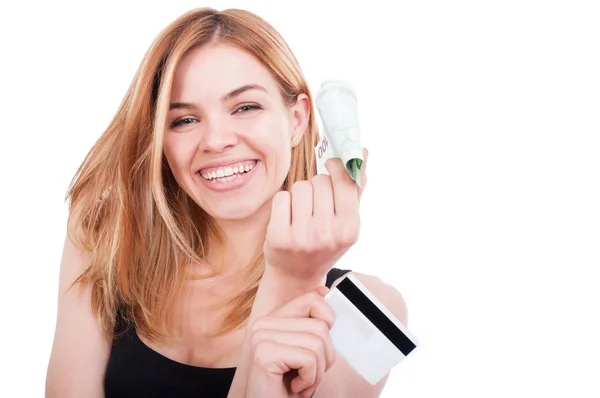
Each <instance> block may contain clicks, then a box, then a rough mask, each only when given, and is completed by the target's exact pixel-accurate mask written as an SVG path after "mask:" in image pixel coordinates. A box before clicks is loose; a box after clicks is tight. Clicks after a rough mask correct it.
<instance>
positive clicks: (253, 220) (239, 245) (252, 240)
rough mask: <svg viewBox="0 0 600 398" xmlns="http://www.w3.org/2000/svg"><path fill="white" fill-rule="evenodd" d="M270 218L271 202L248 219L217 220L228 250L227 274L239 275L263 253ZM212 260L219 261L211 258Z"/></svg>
mask: <svg viewBox="0 0 600 398" xmlns="http://www.w3.org/2000/svg"><path fill="white" fill-rule="evenodd" d="M270 217H271V202H267V203H265V205H263V207H262V208H260V209H259V210H258V211H257V212H256V213H254V214H253V215H252V216H251V217H248V218H246V219H241V220H217V226H218V228H219V229H220V230H221V232H222V233H223V236H224V238H225V244H226V248H227V251H226V253H225V255H226V264H225V268H224V272H225V273H229V272H236V273H237V272H238V271H239V270H241V269H242V268H244V267H246V266H247V265H248V264H249V262H250V261H252V260H253V259H254V258H255V256H256V255H257V254H258V253H260V252H261V251H262V246H263V243H264V241H265V233H266V231H267V225H268V224H269V219H270ZM215 254H218V252H217V253H215ZM211 260H217V259H216V258H211ZM217 261H218V260H217Z"/></svg>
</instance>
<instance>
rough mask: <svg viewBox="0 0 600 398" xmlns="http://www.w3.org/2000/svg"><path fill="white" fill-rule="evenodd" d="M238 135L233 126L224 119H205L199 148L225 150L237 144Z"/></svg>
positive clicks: (218, 151)
mask: <svg viewBox="0 0 600 398" xmlns="http://www.w3.org/2000/svg"><path fill="white" fill-rule="evenodd" d="M237 142H238V136H237V134H236V132H235V130H234V129H233V128H232V126H230V125H228V124H227V123H224V122H223V121H218V120H212V121H208V120H206V121H205V129H204V131H203V132H202V137H201V139H200V144H199V149H200V150H201V151H203V152H217V153H220V152H223V151H224V150H226V149H228V148H231V147H233V146H235V144H237Z"/></svg>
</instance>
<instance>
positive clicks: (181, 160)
mask: <svg viewBox="0 0 600 398" xmlns="http://www.w3.org/2000/svg"><path fill="white" fill-rule="evenodd" d="M194 148H195V146H194V145H193V143H192V142H189V139H188V140H186V139H185V137H184V136H182V135H180V136H177V135H170V136H167V137H165V145H164V152H165V156H166V158H167V162H168V163H169V167H171V170H172V171H173V174H174V175H175V177H177V178H178V177H179V176H180V175H181V174H183V173H187V172H188V171H189V170H190V165H191V162H192V159H193V157H194ZM178 179H179V178H178Z"/></svg>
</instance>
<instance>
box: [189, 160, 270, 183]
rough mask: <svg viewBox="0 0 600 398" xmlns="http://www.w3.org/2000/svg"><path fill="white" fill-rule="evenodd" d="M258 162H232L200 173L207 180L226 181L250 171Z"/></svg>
mask: <svg viewBox="0 0 600 398" xmlns="http://www.w3.org/2000/svg"><path fill="white" fill-rule="evenodd" d="M257 163H258V161H257V160H248V161H244V162H238V163H232V164H230V165H227V166H222V167H211V168H206V169H202V170H200V171H199V172H198V174H200V176H201V177H202V178H203V179H205V180H207V181H210V182H215V183H224V182H229V181H232V180H234V179H236V178H238V177H239V176H241V175H244V174H246V173H249V172H250V171H251V170H252V169H253V168H254V166H256V164H257Z"/></svg>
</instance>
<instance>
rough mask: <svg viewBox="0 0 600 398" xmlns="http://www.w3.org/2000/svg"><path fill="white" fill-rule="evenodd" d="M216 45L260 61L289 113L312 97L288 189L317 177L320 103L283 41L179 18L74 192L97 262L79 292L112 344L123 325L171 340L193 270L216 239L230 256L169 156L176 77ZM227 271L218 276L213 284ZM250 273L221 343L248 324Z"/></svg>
mask: <svg viewBox="0 0 600 398" xmlns="http://www.w3.org/2000/svg"><path fill="white" fill-rule="evenodd" d="M213 43H224V44H229V45H232V46H236V47H238V48H240V49H243V50H245V51H247V52H248V53H250V54H252V55H253V56H254V57H256V59H258V60H259V61H260V62H261V63H262V64H263V65H264V66H265V67H266V68H268V69H269V71H270V72H271V74H272V76H273V78H274V79H275V81H276V82H277V84H278V86H279V89H280V93H281V95H282V98H283V101H284V102H285V103H286V104H287V105H288V106H291V105H292V104H294V103H295V101H296V99H297V97H298V95H299V94H301V93H305V94H306V95H307V96H308V99H309V103H310V117H309V122H308V127H307V131H306V132H305V134H304V136H303V138H302V140H301V142H300V143H299V144H298V145H297V146H296V147H295V148H294V149H292V158H291V167H290V170H289V173H288V175H287V177H286V180H285V182H284V185H283V189H289V188H290V187H291V185H292V184H293V183H294V182H295V181H298V180H306V179H308V178H310V177H312V176H313V175H315V170H316V166H315V155H314V151H313V148H314V147H315V146H316V144H317V141H318V132H317V126H316V122H315V119H314V113H313V100H312V96H311V94H310V90H309V88H308V86H307V83H306V81H305V78H304V76H303V74H302V71H301V69H300V66H299V64H298V62H297V60H296V58H295V57H294V55H293V54H292V52H291V50H290V49H289V47H288V46H287V44H286V42H285V41H284V40H283V38H282V37H281V36H280V35H279V33H278V32H277V31H276V30H275V29H274V28H273V27H272V26H271V25H270V24H268V23H267V22H266V21H264V20H263V19H261V18H260V17H258V16H256V15H254V14H252V13H250V12H247V11H244V10H237V9H229V10H225V11H221V12H219V11H217V10H214V9H212V8H199V9H195V10H192V11H189V12H187V13H185V14H183V15H182V16H180V17H179V18H177V19H176V20H175V21H174V22H172V23H171V24H170V25H169V26H167V27H166V29H164V30H163V31H162V32H161V33H160V34H159V35H158V37H157V38H156V39H155V40H154V42H153V43H152V45H151V46H150V48H149V50H148V51H147V53H146V55H145V57H144V59H143V61H142V63H141V65H140V67H139V69H138V70H137V72H136V74H135V76H134V79H133V81H132V83H131V85H130V87H129V89H128V91H127V93H126V95H125V98H124V99H123V101H122V103H121V105H120V106H119V108H118V110H117V113H116V115H115V116H114V118H113V120H112V121H111V123H110V125H109V126H108V128H107V129H106V131H105V132H104V133H103V134H102V136H101V137H100V138H99V139H98V141H97V142H96V143H95V144H94V146H93V147H92V149H91V150H90V152H89V153H88V154H87V156H86V157H85V159H84V161H83V163H82V164H81V166H80V167H79V169H78V170H77V173H76V174H75V177H74V178H73V181H72V182H71V185H70V187H69V190H68V192H67V199H68V200H70V206H69V209H70V214H69V225H72V224H73V225H74V226H75V227H76V229H75V230H71V229H70V230H69V235H70V237H71V239H72V240H73V241H74V242H76V243H77V244H79V245H80V246H81V247H83V248H84V249H86V250H89V251H90V252H91V253H92V258H93V259H92V263H91V265H90V267H89V268H88V269H87V270H86V271H85V272H84V273H83V274H82V275H81V277H80V278H79V279H78V281H77V282H78V283H81V284H83V283H89V284H91V286H92V307H93V308H92V309H93V311H94V313H95V314H96V315H97V316H98V317H99V319H100V322H101V324H102V327H103V329H104V330H105V332H106V333H107V334H110V335H112V334H113V333H114V331H115V326H116V324H117V322H118V321H120V320H124V321H127V322H132V323H133V324H134V325H135V327H136V329H137V331H138V332H139V333H140V334H142V335H144V336H147V337H148V338H150V339H155V340H160V339H165V338H168V336H170V334H171V333H170V331H169V328H168V326H167V322H166V319H167V316H168V312H169V311H168V310H169V305H170V303H171V302H172V299H173V298H175V297H176V294H177V292H179V291H180V290H181V289H182V287H183V285H184V283H185V281H186V280H188V279H189V275H190V269H191V268H190V265H191V264H192V263H195V262H202V260H203V259H205V258H206V256H207V254H208V247H207V244H206V243H207V240H208V239H209V238H210V239H211V250H213V249H215V246H212V242H213V239H214V242H216V243H217V245H216V249H217V250H218V251H219V253H220V254H223V253H224V251H225V243H226V242H225V241H224V238H223V235H222V234H221V233H220V231H219V230H218V228H217V227H216V225H215V223H214V222H213V221H212V220H211V218H210V217H209V216H208V215H207V214H206V213H205V212H204V211H203V210H202V209H201V208H200V207H199V206H198V205H197V204H196V203H195V202H194V201H193V200H192V199H191V198H190V197H189V196H187V194H185V193H184V191H183V190H182V189H180V187H179V185H178V184H177V182H176V181H175V178H174V177H173V175H172V173H171V171H170V169H169V166H168V163H167V161H166V159H165V157H164V155H163V136H164V130H165V127H166V114H167V110H168V106H169V97H170V92H171V85H172V83H173V76H174V72H175V69H176V67H177V65H178V64H179V62H180V60H181V59H182V57H183V56H184V55H185V54H186V53H188V52H189V51H190V50H191V49H193V48H196V47H198V46H203V45H206V44H213ZM220 270H221V267H220V266H217V267H215V268H214V270H213V271H214V273H213V275H216V274H218V273H219V272H220ZM247 270H248V273H249V277H248V278H247V279H246V280H247V281H248V283H247V285H246V286H245V287H244V288H243V289H242V291H240V292H239V293H237V294H236V295H235V296H233V297H230V298H229V300H228V301H227V304H228V305H232V308H233V310H231V311H230V312H229V313H228V314H227V316H226V317H225V319H224V321H223V323H222V325H220V326H219V327H218V328H217V330H216V332H215V333H214V335H220V334H223V333H226V332H228V331H232V330H235V329H237V328H238V327H240V326H242V325H244V324H245V322H246V321H247V319H248V316H249V315H250V311H251V309H252V304H253V302H254V298H255V295H256V291H257V289H258V285H259V283H260V279H261V277H262V275H263V271H264V259H263V253H262V250H259V252H258V253H257V254H256V257H255V260H253V261H252V262H251V263H250V264H248V267H247ZM118 314H119V316H117V315H118ZM119 318H121V319H119Z"/></svg>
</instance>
